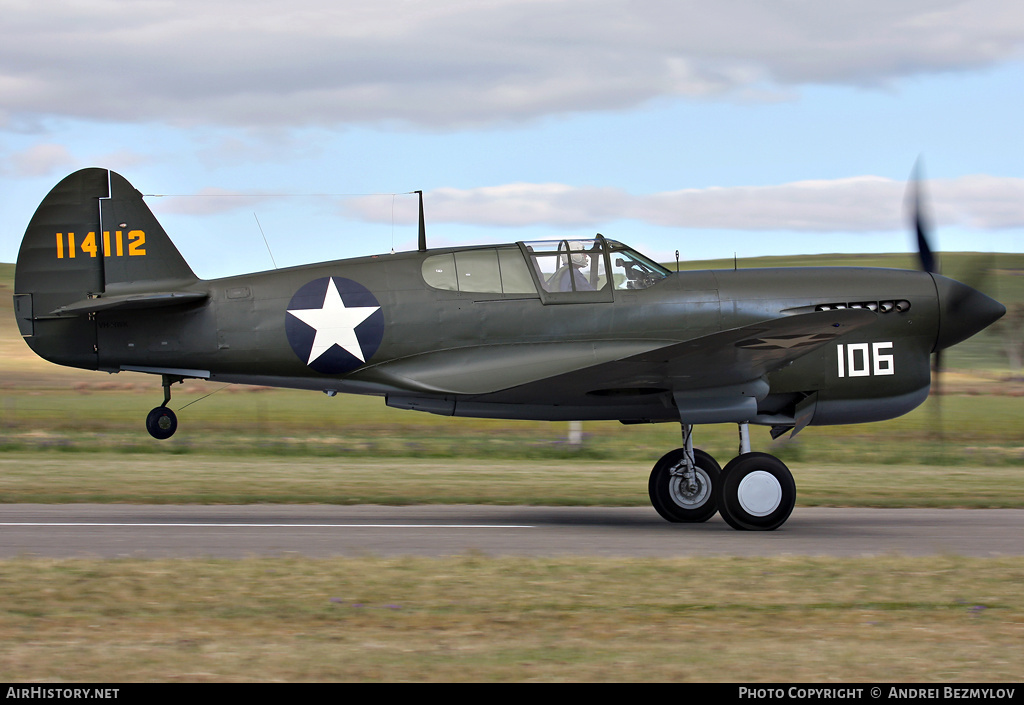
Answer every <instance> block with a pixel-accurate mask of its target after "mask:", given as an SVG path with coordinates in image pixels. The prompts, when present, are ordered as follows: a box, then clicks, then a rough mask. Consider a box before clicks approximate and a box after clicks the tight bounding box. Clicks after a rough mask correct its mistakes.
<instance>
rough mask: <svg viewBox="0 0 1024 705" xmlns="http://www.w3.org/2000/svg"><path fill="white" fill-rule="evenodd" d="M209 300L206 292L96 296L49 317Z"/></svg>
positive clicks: (162, 292) (160, 292)
mask: <svg viewBox="0 0 1024 705" xmlns="http://www.w3.org/2000/svg"><path fill="white" fill-rule="evenodd" d="M207 298H209V294H207V293H206V292H194V291H156V292H152V293H145V294H121V295H120V296H96V297H93V298H88V299H82V300H81V301H76V302H74V303H71V304H68V305H66V306H61V307H59V308H57V309H54V310H53V311H51V312H50V315H51V316H80V315H83V314H86V313H96V312H98V311H110V310H113V309H121V310H126V309H145V308H163V307H165V306H183V305H185V304H193V303H198V302H200V301H205V300H206V299H207Z"/></svg>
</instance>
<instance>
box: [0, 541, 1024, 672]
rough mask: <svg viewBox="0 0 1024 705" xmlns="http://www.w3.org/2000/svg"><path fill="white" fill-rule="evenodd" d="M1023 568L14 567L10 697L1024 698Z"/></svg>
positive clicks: (958, 564)
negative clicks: (51, 693) (746, 687)
mask: <svg viewBox="0 0 1024 705" xmlns="http://www.w3.org/2000/svg"><path fill="white" fill-rule="evenodd" d="M1022 579H1024V559H1020V558H1005V559H967V558H954V557H941V558H920V559H918V558H914V559H908V558H901V557H892V558H879V559H827V558H800V557H789V558H778V559H738V558H718V559H709V558H700V559H677V560H643V561H640V560H596V559H595V560H589V559H524V558H483V557H479V556H472V555H469V556H463V557H460V558H455V559H421V558H402V559H387V560H385V559H376V558H361V559H330V560H312V559H297V558H296V559H284V560H282V559H277V560H271V559H250V560H244V561H202V560H165V561H139V560H131V561H129V560H124V561H85V560H62V561H52V560H14V561H6V562H3V563H0V605H2V609H0V632H2V633H3V634H4V649H3V650H2V651H0V680H7V681H33V682H41V681H53V680H64V681H107V682H132V681H338V680H341V681H530V680H538V681H652V680H653V681H670V680H671V681H676V680H679V681H727V682H728V681H743V682H754V681H760V682H771V681H775V682H779V681H801V682H803V681H811V682H826V681H857V682H864V681H877V682H886V681H896V682H924V681H935V680H942V681H944V682H950V681H1017V680H1019V678H1020V674H1021V672H1022V669H1024V648H1021V647H1022V645H1024V600H1022V598H1021V595H1020V590H1019V585H1020V583H1021V580H1022Z"/></svg>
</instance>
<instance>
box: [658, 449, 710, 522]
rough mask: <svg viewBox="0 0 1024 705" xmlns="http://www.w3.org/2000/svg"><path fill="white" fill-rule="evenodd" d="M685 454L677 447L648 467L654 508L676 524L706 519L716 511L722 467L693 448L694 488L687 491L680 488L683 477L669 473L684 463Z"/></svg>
mask: <svg viewBox="0 0 1024 705" xmlns="http://www.w3.org/2000/svg"><path fill="white" fill-rule="evenodd" d="M685 457H686V449H685V448H677V449H675V450H673V451H670V452H668V453H666V454H665V455H663V456H662V458H661V460H659V461H658V462H657V463H655V465H654V469H653V470H651V477H650V480H648V482H647V493H648V494H649V495H650V497H651V504H652V505H653V506H654V509H655V510H656V511H657V512H658V514H660V515H661V516H662V517H663V518H664V519H666V520H668V521H671V522H678V523H697V522H702V521H707V520H708V519H710V518H711V517H713V516H714V515H715V512H717V511H718V505H717V504H716V503H715V493H716V491H717V490H716V487H717V485H718V482H719V475H720V474H721V472H722V468H721V466H720V465H719V464H718V462H717V461H716V460H715V459H714V458H712V457H711V456H710V455H708V454H707V453H705V452H704V451H702V450H694V451H693V457H694V461H695V462H694V465H695V466H696V467H695V469H696V471H697V477H696V480H697V491H696V492H693V493H689V492H686V491H685V489H684V488H683V487H682V477H680V476H678V475H676V476H673V475H672V468H674V467H675V466H677V465H678V464H679V463H681V462H683V459H684V458H685Z"/></svg>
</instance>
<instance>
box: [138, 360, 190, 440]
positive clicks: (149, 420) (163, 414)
mask: <svg viewBox="0 0 1024 705" xmlns="http://www.w3.org/2000/svg"><path fill="white" fill-rule="evenodd" d="M184 379H185V378H184V377H179V376H177V375H163V387H164V403H163V404H161V405H160V406H158V407H156V408H155V409H153V410H152V411H150V412H149V416H147V417H146V430H147V431H149V435H151V436H152V437H153V438H156V439H157V440H161V441H162V440H165V439H167V438H170V437H171V436H173V435H174V432H175V431H177V430H178V417H177V416H175V415H174V412H173V411H171V410H170V409H169V408H167V404H168V403H170V401H171V385H172V384H175V383H177V382H181V381H182V380H184Z"/></svg>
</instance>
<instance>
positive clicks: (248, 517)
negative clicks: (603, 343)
mask: <svg viewBox="0 0 1024 705" xmlns="http://www.w3.org/2000/svg"><path fill="white" fill-rule="evenodd" d="M1022 537H1024V509H831V508H806V507H797V509H796V510H795V511H794V512H793V515H792V516H791V517H790V519H789V521H788V522H787V523H786V524H785V525H784V526H783V527H782V528H781V529H779V530H777V531H772V532H745V531H734V530H733V529H731V528H730V527H729V526H728V525H727V524H726V523H725V522H724V521H723V520H722V519H721V518H720V517H718V516H715V517H714V518H713V519H711V520H710V521H709V522H707V523H705V524H670V523H668V522H665V521H664V520H662V519H661V518H660V517H659V516H658V515H657V514H655V512H654V510H653V509H650V508H614V507H498V506H468V505H454V506H440V505H431V506H414V507H385V506H376V505H374V506H370V505H362V506H333V505H331V506H328V505H244V506H205V505H203V506H199V505H190V506H179V505H175V506H170V505H146V506H140V505H117V504H107V505H88V504H63V505H38V504H9V505H0V558H11V557H14V556H22V555H32V556H48V557H104V558H113V557H151V558H155V557H219V558H241V557H246V556H281V555H289V554H296V555H304V556H315V557H323V556H345V555H349V556H354V555H366V556H395V555H419V556H443V555H454V554H465V553H468V552H479V553H483V554H489V555H534V556H567V555H578V556H651V557H654V556H657V557H671V556H690V555H736V556H774V555H782V554H798V555H830V556H860V555H879V554H901V555H913V556H917V555H932V554H960V555H968V556H998V555H1024V539H1022Z"/></svg>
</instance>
